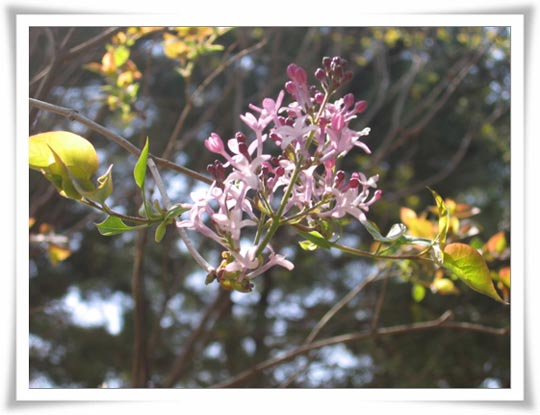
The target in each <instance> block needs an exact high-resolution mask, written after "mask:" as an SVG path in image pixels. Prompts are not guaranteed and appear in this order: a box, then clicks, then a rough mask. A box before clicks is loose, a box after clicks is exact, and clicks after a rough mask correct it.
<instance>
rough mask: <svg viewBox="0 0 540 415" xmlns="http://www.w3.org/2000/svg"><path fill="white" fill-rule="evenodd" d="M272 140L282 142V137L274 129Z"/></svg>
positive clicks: (271, 134) (271, 135)
mask: <svg viewBox="0 0 540 415" xmlns="http://www.w3.org/2000/svg"><path fill="white" fill-rule="evenodd" d="M270 140H272V141H274V142H275V143H276V144H277V142H278V141H279V142H281V137H280V136H279V134H278V133H276V132H274V131H272V132H271V133H270Z"/></svg>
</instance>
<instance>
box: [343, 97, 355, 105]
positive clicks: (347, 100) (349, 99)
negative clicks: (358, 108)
mask: <svg viewBox="0 0 540 415" xmlns="http://www.w3.org/2000/svg"><path fill="white" fill-rule="evenodd" d="M343 103H344V104H345V107H346V108H350V107H351V106H352V105H353V104H354V95H353V94H347V95H345V96H344V97H343Z"/></svg>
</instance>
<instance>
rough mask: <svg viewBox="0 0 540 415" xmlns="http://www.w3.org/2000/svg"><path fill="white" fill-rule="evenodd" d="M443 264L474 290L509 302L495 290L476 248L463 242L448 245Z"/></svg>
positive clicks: (484, 263) (485, 265) (500, 300)
mask: <svg viewBox="0 0 540 415" xmlns="http://www.w3.org/2000/svg"><path fill="white" fill-rule="evenodd" d="M443 266H444V267H445V268H446V269H448V270H450V271H451V272H452V273H453V275H454V276H455V277H457V278H459V279H460V280H461V281H463V282H464V283H465V284H466V285H467V286H469V287H470V288H472V289H473V290H475V291H478V292H479V293H481V294H484V295H487V296H488V297H491V298H493V299H494V300H497V301H499V302H501V303H504V304H507V303H506V302H505V301H504V300H503V299H502V298H501V297H500V296H499V294H498V293H497V291H496V290H495V287H494V285H493V280H492V279H491V276H490V273H489V269H488V267H487V264H486V262H485V261H484V258H482V255H480V254H479V253H478V251H477V250H476V249H474V248H472V247H470V246H469V245H466V244H463V243H452V244H449V245H447V246H446V247H445V249H444V264H443Z"/></svg>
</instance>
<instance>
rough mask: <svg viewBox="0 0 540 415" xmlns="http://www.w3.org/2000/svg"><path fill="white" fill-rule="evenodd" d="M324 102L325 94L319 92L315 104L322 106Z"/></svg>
mask: <svg viewBox="0 0 540 415" xmlns="http://www.w3.org/2000/svg"><path fill="white" fill-rule="evenodd" d="M323 101H324V94H323V93H322V92H317V93H316V94H315V102H316V103H317V104H322V103H323Z"/></svg>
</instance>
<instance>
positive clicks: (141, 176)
mask: <svg viewBox="0 0 540 415" xmlns="http://www.w3.org/2000/svg"><path fill="white" fill-rule="evenodd" d="M147 161H148V137H147V138H146V143H145V144H144V147H143V149H142V151H141V154H140V155H139V158H138V159H137V163H136V164H135V168H134V169H133V177H134V178H135V183H136V184H137V186H138V187H139V188H140V189H144V180H145V179H146V163H147Z"/></svg>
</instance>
